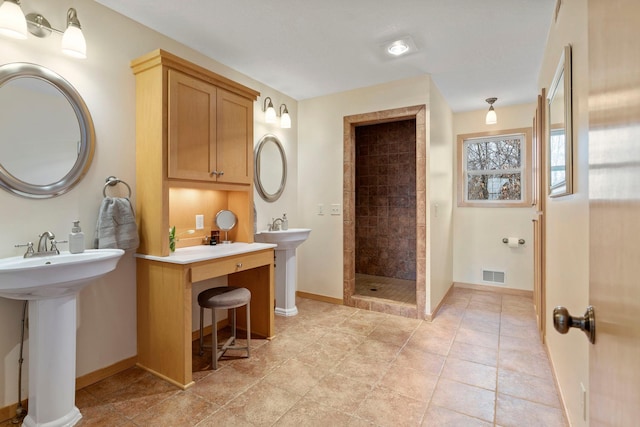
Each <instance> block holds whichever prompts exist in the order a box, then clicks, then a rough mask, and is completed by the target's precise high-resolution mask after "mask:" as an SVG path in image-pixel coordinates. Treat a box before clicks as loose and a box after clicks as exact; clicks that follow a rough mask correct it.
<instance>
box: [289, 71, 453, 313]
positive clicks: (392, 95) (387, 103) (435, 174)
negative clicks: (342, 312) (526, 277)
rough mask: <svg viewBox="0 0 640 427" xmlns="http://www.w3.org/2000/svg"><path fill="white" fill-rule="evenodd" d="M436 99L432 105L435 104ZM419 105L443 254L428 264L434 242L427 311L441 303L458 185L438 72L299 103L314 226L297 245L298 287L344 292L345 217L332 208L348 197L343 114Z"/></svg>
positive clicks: (302, 162) (302, 188) (303, 176)
mask: <svg viewBox="0 0 640 427" xmlns="http://www.w3.org/2000/svg"><path fill="white" fill-rule="evenodd" d="M432 102H433V110H430V109H431V108H432V107H431V106H430V103H432ZM412 105H426V106H427V111H428V112H429V113H428V115H427V135H426V139H427V156H428V158H429V156H431V157H430V158H431V159H432V161H431V164H432V165H435V166H434V171H432V172H430V171H429V170H427V171H426V175H427V176H426V177H425V179H426V180H427V188H428V190H427V206H431V207H432V209H427V211H426V212H425V216H426V218H427V233H430V228H431V227H429V221H433V224H432V225H433V228H434V229H435V228H436V226H437V228H438V230H437V232H436V233H434V234H433V235H432V236H429V234H428V235H427V242H430V241H431V245H432V246H433V247H434V248H436V249H437V251H438V252H437V254H435V252H434V254H435V255H434V256H435V259H436V260H437V264H436V267H435V268H433V269H429V265H430V261H429V253H430V249H429V243H428V244H427V246H428V247H427V260H426V265H425V268H426V269H427V270H426V271H427V272H430V275H429V274H428V275H427V281H431V280H435V283H436V285H435V286H434V288H433V296H435V297H436V298H433V296H432V295H431V292H430V288H431V286H430V283H427V299H428V301H427V305H426V307H427V311H429V312H430V307H432V306H435V305H437V304H438V303H439V302H440V299H441V298H442V296H443V295H444V293H445V292H446V289H448V287H449V286H450V285H451V263H452V261H451V247H452V245H451V185H452V184H451V171H450V170H449V168H448V166H447V165H450V164H451V162H452V157H451V145H450V141H451V130H450V129H451V111H450V109H449V107H448V106H447V104H446V102H445V101H444V99H443V98H442V96H441V95H440V93H439V91H438V90H437V88H436V87H435V86H434V85H433V83H432V82H431V78H430V77H429V76H427V75H425V76H420V77H416V78H411V79H405V80H400V81H395V82H391V83H387V84H382V85H377V86H371V87H366V88H361V89H356V90H352V91H347V92H342V93H338V94H333V95H328V96H323V97H318V98H313V99H308V100H304V101H301V102H300V103H299V122H298V124H299V129H300V130H299V140H300V141H303V142H302V143H301V144H300V145H299V148H298V161H299V163H298V167H299V171H300V173H299V174H298V189H299V190H298V192H299V196H298V203H299V211H300V214H301V217H302V218H303V223H304V226H305V227H309V228H311V229H312V230H313V231H312V232H311V236H310V237H309V240H308V241H307V242H305V243H304V244H303V245H302V246H300V248H298V271H299V272H300V273H299V275H298V290H299V291H303V292H308V293H312V294H317V295H323V296H328V297H331V298H338V299H342V295H343V257H342V250H343V230H342V221H343V218H342V216H332V215H330V214H329V213H328V209H329V206H330V205H331V204H333V203H340V204H342V190H343V186H342V181H343V169H342V165H343V145H344V144H343V141H344V140H343V117H344V116H348V115H354V114H363V113H369V112H375V111H382V110H388V109H392V108H400V107H407V106H412ZM434 117H435V118H436V120H434ZM430 123H431V126H432V128H430ZM430 152H431V154H430ZM427 169H430V166H427ZM429 186H431V187H432V189H429ZM432 191H433V192H432ZM430 197H433V200H431V199H430ZM318 204H323V205H324V207H325V212H326V213H325V214H324V215H318V214H317V209H318V208H317V206H318ZM435 204H438V205H439V215H438V218H437V220H434V219H433V218H432V214H431V212H432V211H433V210H434V209H435V208H434V206H435ZM390 237H391V238H393V236H390ZM430 239H431V240H430ZM436 249H434V251H435V250H436ZM431 264H432V265H433V262H432V263H431ZM432 299H433V300H434V301H433V302H432V301H431V300H432ZM435 299H437V301H435Z"/></svg>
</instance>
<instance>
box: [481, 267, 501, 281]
mask: <svg viewBox="0 0 640 427" xmlns="http://www.w3.org/2000/svg"><path fill="white" fill-rule="evenodd" d="M482 280H483V281H484V282H490V283H504V271H492V270H482Z"/></svg>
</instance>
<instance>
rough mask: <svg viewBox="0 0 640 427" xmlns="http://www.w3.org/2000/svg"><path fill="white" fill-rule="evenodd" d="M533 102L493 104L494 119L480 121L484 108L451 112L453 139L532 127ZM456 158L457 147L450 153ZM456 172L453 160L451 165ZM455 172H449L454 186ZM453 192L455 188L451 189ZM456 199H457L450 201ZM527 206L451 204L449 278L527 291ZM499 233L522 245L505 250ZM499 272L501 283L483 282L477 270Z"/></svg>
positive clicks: (529, 260) (529, 214) (529, 225)
mask: <svg viewBox="0 0 640 427" xmlns="http://www.w3.org/2000/svg"><path fill="white" fill-rule="evenodd" d="M535 108H536V105H535V104H525V105H517V106H511V107H500V106H499V104H498V105H496V106H495V109H496V113H497V115H498V123H496V124H495V125H486V124H485V123H484V120H485V115H486V113H487V109H483V110H478V111H471V112H465V113H457V114H455V115H454V119H453V133H454V136H453V138H454V140H457V136H458V135H460V134H469V133H477V132H486V131H493V130H500V129H516V128H525V127H531V126H532V120H533V116H534V113H535ZM454 157H455V159H456V162H457V149H456V150H455V152H454ZM453 167H454V168H455V169H454V170H456V171H457V163H455V164H454V166H453ZM457 183H458V174H457V172H456V173H455V174H454V185H455V186H456V187H455V188H457ZM456 191H457V190H456ZM456 200H457V199H456ZM534 214H535V210H534V209H533V208H475V207H458V206H457V202H456V203H454V208H453V223H454V224H455V227H454V231H453V236H454V238H453V239H454V240H453V247H454V254H453V280H454V282H457V283H470V284H475V285H491V286H503V287H506V288H513V289H523V290H533V225H532V223H531V219H533V217H534ZM504 237H519V238H523V239H524V240H525V242H526V243H525V244H524V245H523V246H521V247H520V248H517V249H511V248H509V247H507V245H505V244H504V243H502V239H503V238H504ZM483 269H489V270H497V271H504V272H505V283H504V285H498V284H494V283H486V282H483V280H482V270H483Z"/></svg>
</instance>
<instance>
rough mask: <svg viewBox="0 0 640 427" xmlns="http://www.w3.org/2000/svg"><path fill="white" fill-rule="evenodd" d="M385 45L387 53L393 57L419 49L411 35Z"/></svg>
mask: <svg viewBox="0 0 640 427" xmlns="http://www.w3.org/2000/svg"><path fill="white" fill-rule="evenodd" d="M383 46H384V50H385V53H386V54H387V55H389V56H392V57H396V56H401V55H406V54H407V53H411V52H414V51H416V50H417V49H416V45H415V44H414V43H413V40H412V39H411V37H409V36H406V37H403V38H401V39H397V40H393V41H389V42H387V43H385V44H384V45H383Z"/></svg>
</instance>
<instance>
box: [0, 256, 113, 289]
mask: <svg viewBox="0 0 640 427" xmlns="http://www.w3.org/2000/svg"><path fill="white" fill-rule="evenodd" d="M123 254H124V251H123V250H122V249H88V250H85V251H84V252H82V253H79V254H71V253H69V252H66V251H63V252H60V254H59V255H50V256H44V257H31V258H23V257H21V256H17V257H11V258H4V259H0V297H5V298H11V299H20V300H25V299H28V300H37V299H46V298H56V297H59V296H63V295H68V294H73V293H76V292H78V291H79V290H80V289H81V288H82V287H83V286H85V285H86V284H88V283H89V282H90V281H91V280H93V279H96V278H98V277H100V276H103V275H105V274H107V273H108V272H110V271H111V270H113V269H114V268H115V267H116V265H117V264H118V261H119V260H120V257H121V256H122V255H123Z"/></svg>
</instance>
